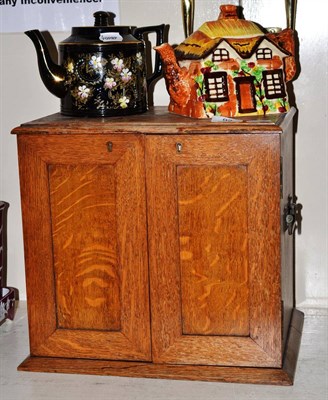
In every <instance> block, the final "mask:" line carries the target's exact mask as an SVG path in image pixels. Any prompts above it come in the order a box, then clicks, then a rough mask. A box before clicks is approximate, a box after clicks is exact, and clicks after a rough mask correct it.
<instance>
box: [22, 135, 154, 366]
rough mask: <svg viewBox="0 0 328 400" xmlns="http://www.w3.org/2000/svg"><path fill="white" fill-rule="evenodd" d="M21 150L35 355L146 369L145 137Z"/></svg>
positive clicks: (25, 145) (50, 141)
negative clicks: (142, 363)
mask: <svg viewBox="0 0 328 400" xmlns="http://www.w3.org/2000/svg"><path fill="white" fill-rule="evenodd" d="M18 144H19V162H20V177H21V194H22V211H23V226H24V240H25V257H26V279H27V290H28V293H27V294H28V307H29V323H30V341H31V354H32V355H35V356H37V355H38V356H54V357H70V358H71V357H78V358H103V359H125V360H149V359H150V327H149V299H148V298H149V291H148V256H147V245H146V243H147V237H146V209H145V204H146V199H145V172H144V149H143V146H144V144H143V140H142V138H140V137H137V136H133V135H124V136H123V135H122V136H113V137H110V136H105V135H94V136H92V135H89V136H83V135H81V136H78V135H75V136H67V135H65V137H64V136H60V135H53V136H50V135H48V136H47V135H38V136H36V135H24V136H20V137H19V138H18Z"/></svg>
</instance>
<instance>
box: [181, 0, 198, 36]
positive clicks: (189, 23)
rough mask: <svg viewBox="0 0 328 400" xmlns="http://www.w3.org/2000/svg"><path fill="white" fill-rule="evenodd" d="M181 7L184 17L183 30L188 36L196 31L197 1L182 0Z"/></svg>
mask: <svg viewBox="0 0 328 400" xmlns="http://www.w3.org/2000/svg"><path fill="white" fill-rule="evenodd" d="M181 9H182V17H183V30H184V34H185V37H186V38H187V37H188V36H190V35H191V34H192V33H193V31H194V15H195V1H194V0H181Z"/></svg>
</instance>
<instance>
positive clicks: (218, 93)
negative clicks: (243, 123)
mask: <svg viewBox="0 0 328 400" xmlns="http://www.w3.org/2000/svg"><path fill="white" fill-rule="evenodd" d="M204 78H205V86H206V90H207V101H227V100H229V96H228V85H227V73H226V72H213V73H210V74H205V75H204Z"/></svg>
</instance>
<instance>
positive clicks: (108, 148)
mask: <svg viewBox="0 0 328 400" xmlns="http://www.w3.org/2000/svg"><path fill="white" fill-rule="evenodd" d="M106 145H107V150H108V151H109V152H112V151H113V143H112V142H107V143H106Z"/></svg>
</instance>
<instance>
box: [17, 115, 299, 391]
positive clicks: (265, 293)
mask: <svg viewBox="0 0 328 400" xmlns="http://www.w3.org/2000/svg"><path fill="white" fill-rule="evenodd" d="M294 114H295V110H294V109H292V110H291V111H290V112H289V113H288V114H286V115H279V116H270V118H264V119H263V118H246V119H245V120H242V121H239V122H236V123H228V124H222V123H213V122H211V121H210V120H200V121H198V120H191V119H188V118H184V117H181V116H176V115H170V114H168V113H167V112H166V111H165V110H164V109H163V108H155V109H153V110H151V111H150V112H148V113H145V114H143V115H138V116H132V117H131V118H120V117H118V118H110V119H105V118H99V119H87V118H86V119H78V118H70V117H63V116H60V115H59V114H55V115H53V116H49V117H45V118H41V119H39V120H36V121H32V122H30V123H27V124H23V125H22V126H20V127H18V128H16V129H14V130H13V133H14V134H17V139H18V153H19V168H20V182H21V197H22V212H23V229H24V247H25V261H26V265H25V266H26V281H27V297H28V315H29V331H30V348H31V357H30V358H29V359H27V360H26V362H24V363H23V364H22V365H21V366H20V369H21V370H35V371H37V370H40V371H49V372H56V371H57V372H78V373H92V374H93V373H94V374H105V375H107V374H108V375H123V376H147V377H165V378H173V379H201V380H219V381H232V382H253V383H276V384H290V383H291V382H292V379H293V373H294V371H295V365H296V364H295V363H296V361H295V360H296V359H297V353H298V348H299V342H300V335H301V333H300V332H301V328H300V326H301V324H302V316H301V315H300V314H299V313H297V312H296V311H295V312H294V317H293V318H292V312H293V310H294V275H293V255H292V254H291V253H292V249H293V241H292V238H291V237H288V236H287V235H286V233H285V232H284V231H283V227H282V226H283V221H282V210H283V207H284V205H285V202H286V198H287V197H286V196H288V194H289V193H293V188H292V186H293V177H292V172H291V171H292V162H291V156H292V154H291V153H292V148H293V143H292V124H291V122H292V119H293V115H294ZM281 186H282V196H281ZM291 321H292V322H291ZM293 343H294V344H295V347H293Z"/></svg>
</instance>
